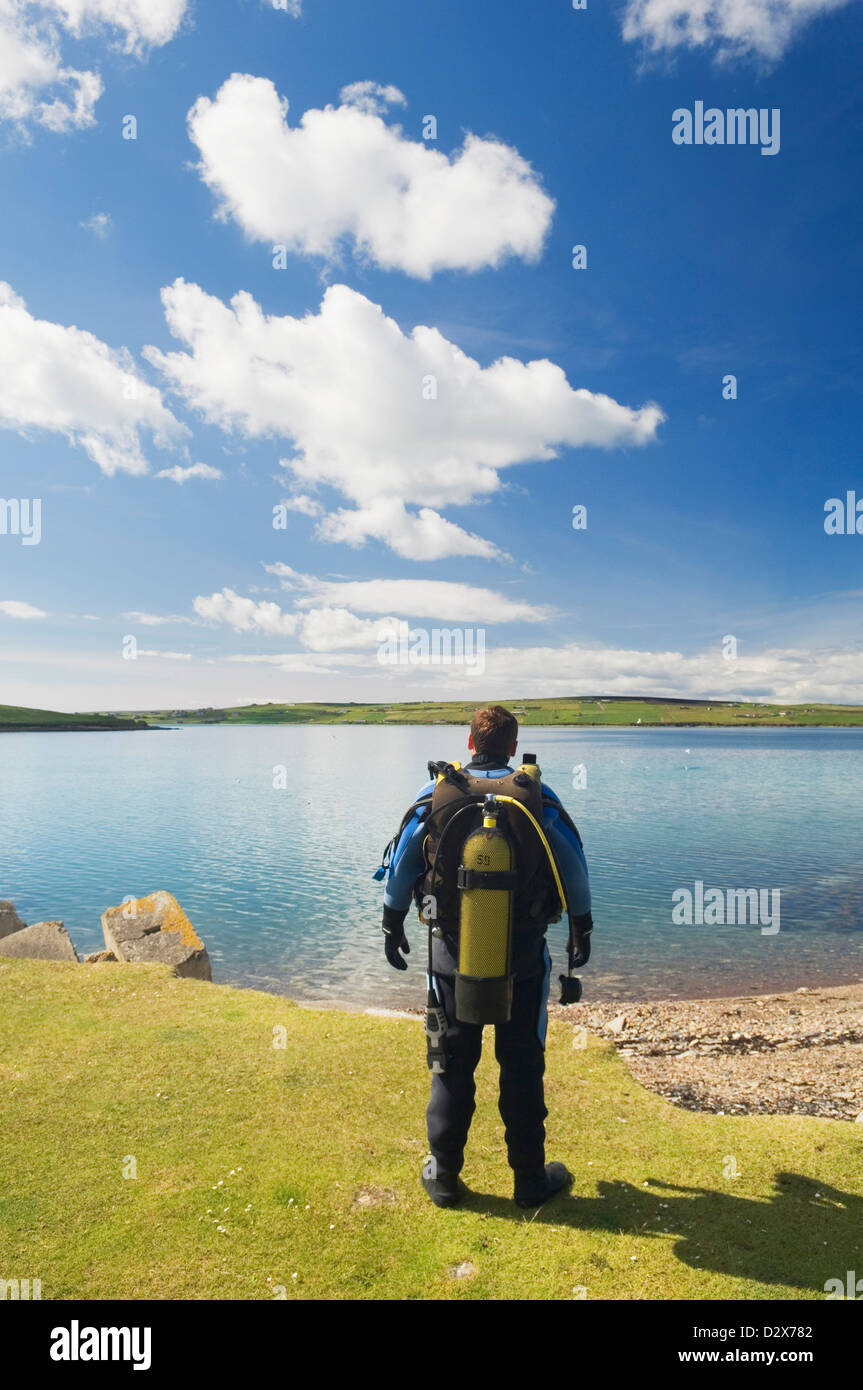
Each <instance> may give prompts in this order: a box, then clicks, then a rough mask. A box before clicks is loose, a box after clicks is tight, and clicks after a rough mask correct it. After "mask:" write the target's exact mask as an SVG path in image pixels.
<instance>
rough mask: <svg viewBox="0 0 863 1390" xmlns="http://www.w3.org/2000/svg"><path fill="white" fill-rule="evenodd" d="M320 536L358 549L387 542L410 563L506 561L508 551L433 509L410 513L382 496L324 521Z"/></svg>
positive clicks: (393, 499) (321, 525)
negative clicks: (467, 558)
mask: <svg viewBox="0 0 863 1390" xmlns="http://www.w3.org/2000/svg"><path fill="white" fill-rule="evenodd" d="M317 533H318V536H319V537H320V539H321V540H322V541H342V542H343V543H344V544H345V545H350V546H354V547H355V548H356V547H359V546H362V545H365V543H366V541H367V540H371V539H373V540H378V541H383V543H384V544H385V545H388V546H389V547H390V549H391V550H394V551H395V553H396V554H397V555H403V556H404V558H405V559H406V560H442V559H444V558H445V556H447V555H479V556H481V557H482V558H483V559H484V560H494V559H503V558H505V552H503V551H501V550H499V549H498V547H497V546H496V545H495V544H494V543H493V542H492V541H487V540H483V538H482V536H477V535H476V534H475V533H474V532H472V531H465V530H463V529H462V527H461V526H456V525H455V524H454V523H453V522H451V521H447V520H446V518H445V517H442V516H441V515H440V513H439V512H436V511H433V510H432V508H431V507H420V509H419V511H418V512H416V513H414V512H409V511H408V510H407V508H406V507H405V505H404V503H403V502H399V501H398V499H397V498H394V497H378V498H376V499H375V501H374V502H372V503H371V505H370V506H368V507H360V508H359V509H358V510H357V511H350V510H347V509H345V508H344V507H342V508H340V509H339V510H338V511H337V512H332V513H331V514H330V515H329V516H327V517H324V518H323V520H322V521H321V523H320V525H319V526H318V528H317Z"/></svg>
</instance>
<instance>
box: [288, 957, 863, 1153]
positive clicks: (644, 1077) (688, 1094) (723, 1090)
mask: <svg viewBox="0 0 863 1390" xmlns="http://www.w3.org/2000/svg"><path fill="white" fill-rule="evenodd" d="M294 1002H295V1003H296V1004H298V1005H299V1006H300V1007H301V1008H306V1009H315V1010H328V1009H332V1010H336V1011H344V1012H349V1013H364V1014H370V1015H372V1016H375V1017H384V1018H402V1019H412V1020H414V1021H415V1022H417V1023H421V1022H422V1018H423V1010H422V1009H420V1008H416V1009H413V1008H405V1009H398V1008H392V1009H388V1008H385V1007H378V1006H368V1005H365V1004H361V1003H356V1002H344V1001H333V1000H300V999H296V1000H294ZM548 1014H549V1019H553V1020H554V1021H555V1022H556V1023H563V1024H565V1025H567V1026H568V1027H569V1028H571V1030H572V1033H573V1046H574V1047H577V1046H578V1041H579V1033H580V1032H582V1031H584V1032H587V1033H592V1034H594V1035H595V1036H596V1037H599V1038H602V1039H603V1041H605V1042H609V1043H612V1044H613V1046H614V1047H615V1049H616V1050H617V1053H618V1055H619V1056H620V1057H621V1058H623V1060H624V1061H625V1063H626V1065H627V1067H628V1068H629V1070H630V1072H631V1073H632V1075H633V1077H634V1078H635V1080H636V1081H638V1082H639V1083H640V1084H641V1085H642V1086H644V1087H645V1089H646V1090H648V1091H653V1092H654V1093H656V1094H658V1095H662V1096H664V1097H665V1098H666V1099H667V1100H670V1101H671V1102H672V1103H673V1104H674V1105H676V1106H678V1107H679V1108H681V1109H684V1110H694V1111H700V1112H706V1113H709V1114H717V1115H801V1116H804V1115H805V1116H814V1117H818V1118H821V1119H834V1120H844V1121H846V1122H849V1121H850V1122H858V1123H860V1124H861V1126H863V981H856V982H854V983H851V984H845V985H831V986H821V987H814V988H810V987H808V986H805V985H804V986H801V987H800V988H798V989H794V990H786V991H783V992H778V993H775V994H765V993H761V994H757V995H727V996H722V997H719V998H700V999H656V1000H635V1001H625V1002H621V1001H616V1002H615V1001H607V1002H603V1003H580V1004H577V1005H571V1006H569V1007H568V1008H565V1007H563V1006H562V1005H560V1004H557V1003H554V1002H550V1003H549V1007H548Z"/></svg>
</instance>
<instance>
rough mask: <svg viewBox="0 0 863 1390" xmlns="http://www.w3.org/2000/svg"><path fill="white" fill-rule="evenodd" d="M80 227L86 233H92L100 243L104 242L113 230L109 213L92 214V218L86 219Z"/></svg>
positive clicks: (112, 222)
mask: <svg viewBox="0 0 863 1390" xmlns="http://www.w3.org/2000/svg"><path fill="white" fill-rule="evenodd" d="M80 225H81V226H82V227H84V228H85V230H86V231H88V232H93V233H94V234H95V235H96V236H97V237H98V238H99V240H100V241H104V240H105V238H106V237H108V236H109V235H110V233H111V231H112V230H113V226H114V221H113V218H112V217H111V214H110V213H109V212H94V213H93V216H92V217H88V218H87V220H86V221H85V222H82V223H80Z"/></svg>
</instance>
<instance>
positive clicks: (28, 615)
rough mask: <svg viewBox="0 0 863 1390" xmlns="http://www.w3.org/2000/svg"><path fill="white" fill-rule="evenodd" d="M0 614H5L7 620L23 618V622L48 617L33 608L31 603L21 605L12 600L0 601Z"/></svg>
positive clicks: (38, 609) (40, 610) (39, 609)
mask: <svg viewBox="0 0 863 1390" xmlns="http://www.w3.org/2000/svg"><path fill="white" fill-rule="evenodd" d="M0 613H5V615H6V617H7V618H23V619H24V621H25V622H29V621H30V620H32V619H33V618H47V616H48V614H47V613H44V612H43V611H42V609H41V608H34V607H33V605H32V603H21V602H19V601H18V600H17V599H14V598H7V599H2V600H0Z"/></svg>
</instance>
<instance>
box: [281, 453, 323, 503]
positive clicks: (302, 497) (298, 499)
mask: <svg viewBox="0 0 863 1390" xmlns="http://www.w3.org/2000/svg"><path fill="white" fill-rule="evenodd" d="M282 465H283V466H285V463H284V459H283V460H282ZM282 506H283V507H287V509H288V511H289V512H300V513H301V514H302V515H303V516H320V514H321V512H322V511H323V507H322V506H321V504H320V502H316V501H315V499H314V497H309V495H308V493H306V492H297V493H295V494H294V496H293V497H284V498H283V499H282Z"/></svg>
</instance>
